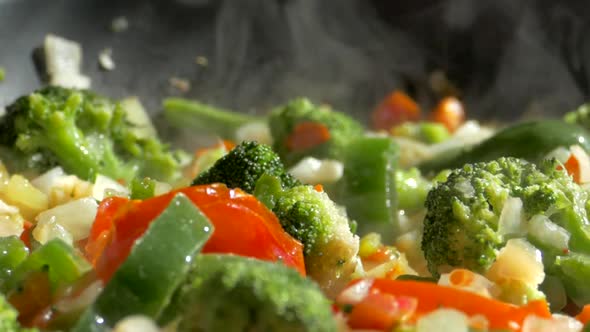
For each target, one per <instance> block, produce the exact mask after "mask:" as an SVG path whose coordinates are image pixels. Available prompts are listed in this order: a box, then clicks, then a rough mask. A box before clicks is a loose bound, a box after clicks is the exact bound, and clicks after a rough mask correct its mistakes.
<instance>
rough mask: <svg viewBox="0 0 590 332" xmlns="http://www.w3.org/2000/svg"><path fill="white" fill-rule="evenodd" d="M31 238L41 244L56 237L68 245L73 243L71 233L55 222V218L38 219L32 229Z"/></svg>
mask: <svg viewBox="0 0 590 332" xmlns="http://www.w3.org/2000/svg"><path fill="white" fill-rule="evenodd" d="M33 238H34V239H35V240H37V242H39V243H41V244H45V243H47V242H49V241H51V240H53V239H56V238H57V239H61V240H62V241H64V242H65V243H67V244H69V245H72V244H73V243H74V239H73V238H72V234H70V233H69V232H68V231H67V230H66V229H65V228H64V227H63V226H62V225H60V224H58V223H57V222H55V218H48V219H43V220H40V221H38V222H37V225H36V226H35V228H34V229H33Z"/></svg>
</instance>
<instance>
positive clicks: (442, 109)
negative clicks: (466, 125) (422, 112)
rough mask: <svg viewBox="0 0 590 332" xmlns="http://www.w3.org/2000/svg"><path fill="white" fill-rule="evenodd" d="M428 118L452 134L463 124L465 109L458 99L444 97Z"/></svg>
mask: <svg viewBox="0 0 590 332" xmlns="http://www.w3.org/2000/svg"><path fill="white" fill-rule="evenodd" d="M430 118H431V120H432V121H434V122H438V123H440V124H443V125H444V126H445V127H447V129H448V130H449V132H451V133H452V132H454V131H455V130H457V128H459V127H460V126H461V125H462V124H463V122H465V109H464V108H463V104H462V103H461V102H460V101H459V99H457V98H455V97H446V98H444V99H443V100H441V101H440V102H439V103H438V105H437V106H436V108H435V109H434V110H433V111H432V113H431V114H430Z"/></svg>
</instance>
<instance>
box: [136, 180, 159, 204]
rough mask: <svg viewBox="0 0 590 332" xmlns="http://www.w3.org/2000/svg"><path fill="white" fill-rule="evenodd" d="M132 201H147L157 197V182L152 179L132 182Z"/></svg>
mask: <svg viewBox="0 0 590 332" xmlns="http://www.w3.org/2000/svg"><path fill="white" fill-rule="evenodd" d="M130 187H131V199H147V198H150V197H154V196H155V192H156V181H155V180H153V179H150V178H143V179H137V178H135V179H133V180H132V181H131V185H130Z"/></svg>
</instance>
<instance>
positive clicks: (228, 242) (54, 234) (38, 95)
mask: <svg viewBox="0 0 590 332" xmlns="http://www.w3.org/2000/svg"><path fill="white" fill-rule="evenodd" d="M2 106H4V105H2ZM5 106H6V107H5V108H6V113H5V114H4V115H3V116H2V117H0V330H1V331H6V332H17V331H76V332H78V331H80V332H82V331H95V332H100V331H105V332H106V331H115V332H129V331H147V332H151V331H162V332H165V331H166V332H170V331H318V332H319V331H357V330H358V331H368V330H375V331H389V332H391V331H394V332H410V331H412V332H414V331H415V332H425V331H466V332H467V331H524V332H530V331H566V332H569V331H571V332H574V331H587V330H590V286H589V285H588V280H590V219H589V212H590V157H589V155H588V153H589V151H590V120H589V119H590V111H589V110H590V107H589V106H586V105H584V106H582V107H580V108H579V109H578V110H574V111H572V112H569V113H568V114H566V115H565V116H564V118H563V119H548V120H537V121H532V122H523V123H516V124H512V125H509V126H506V127H503V128H491V127H486V126H482V125H480V124H479V123H478V122H476V121H474V120H468V119H467V114H466V110H465V109H464V107H463V104H462V103H461V101H460V100H459V99H457V98H455V97H453V96H447V97H445V98H443V99H442V100H440V102H439V103H438V104H437V105H436V106H435V107H434V108H433V109H432V111H430V112H423V107H422V106H421V105H419V104H418V103H416V102H415V101H414V100H413V99H412V98H411V97H410V96H409V95H407V94H405V93H404V92H402V91H394V92H392V93H391V94H390V95H388V96H386V97H385V98H384V100H383V101H382V102H381V103H379V104H378V105H377V107H376V108H375V110H374V111H373V112H372V113H371V115H370V116H367V119H366V120H367V122H370V123H371V128H366V127H365V126H363V125H362V122H360V121H358V120H357V119H353V118H351V117H350V116H348V115H346V114H344V113H341V112H338V111H336V110H334V109H332V108H331V107H330V106H328V105H319V104H314V103H313V102H312V101H310V100H308V99H305V98H298V99H294V100H291V101H288V102H286V103H285V104H284V105H280V106H277V107H275V108H273V109H272V110H270V112H269V113H268V115H267V116H251V115H245V114H244V113H240V112H236V111H230V110H224V109H221V108H217V107H215V106H212V105H206V104H203V103H201V102H198V101H191V100H184V99H178V98H170V99H166V100H164V102H163V107H164V115H165V118H166V119H167V120H168V121H169V122H170V123H171V124H172V125H174V126H177V127H183V128H185V129H188V130H194V131H197V130H198V131H200V132H204V131H206V132H209V133H210V134H211V135H212V136H214V137H216V138H218V144H215V145H213V146H205V147H203V146H195V147H194V148H195V151H194V152H188V151H183V150H181V149H174V148H173V147H172V145H171V144H170V143H168V142H166V141H165V139H164V138H162V137H159V136H158V134H157V132H156V129H155V126H154V125H153V124H152V122H151V120H150V117H149V116H148V114H147V112H146V111H145V110H144V109H143V107H142V106H141V104H140V102H139V100H137V99H133V98H131V99H125V100H121V101H117V100H113V99H109V98H107V97H104V96H100V95H98V94H96V93H94V92H92V91H90V90H78V89H74V88H64V87H58V86H49V87H45V88H42V89H40V90H38V91H34V92H32V93H30V94H27V95H24V96H23V97H21V98H18V99H17V100H16V101H14V102H13V103H11V104H9V105H5Z"/></svg>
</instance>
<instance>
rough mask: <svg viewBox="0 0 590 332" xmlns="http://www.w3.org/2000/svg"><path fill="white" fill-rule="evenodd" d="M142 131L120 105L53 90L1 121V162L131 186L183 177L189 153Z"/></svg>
mask: <svg viewBox="0 0 590 332" xmlns="http://www.w3.org/2000/svg"><path fill="white" fill-rule="evenodd" d="M134 117H135V118H137V116H136V115H135V116H134ZM142 129H145V127H144V126H143V125H141V126H139V125H137V126H136V125H134V124H133V123H132V122H130V121H128V116H127V112H126V110H125V109H124V108H123V107H122V106H121V104H120V103H117V102H115V101H112V100H110V99H107V98H105V97H102V96H98V95H95V94H94V93H92V92H90V91H87V90H74V89H66V88H61V87H56V86H51V87H47V88H44V89H41V90H39V91H36V92H33V93H31V94H30V95H28V96H23V97H21V98H19V99H17V100H16V101H15V102H14V103H12V104H11V105H9V106H8V107H7V108H6V115H5V116H3V117H1V118H0V146H3V149H0V159H2V160H3V161H6V162H7V163H8V164H7V166H8V167H9V168H10V169H11V171H13V172H20V171H28V170H30V169H31V168H32V169H35V170H36V171H38V172H43V171H45V170H48V169H50V168H52V167H54V166H56V165H60V166H62V167H63V168H64V170H65V171H66V172H67V173H70V174H75V175H77V176H79V177H81V178H83V179H85V180H90V181H92V180H94V177H95V176H96V174H103V175H106V176H108V177H110V178H113V179H124V180H127V181H131V180H132V179H133V178H135V177H138V176H139V177H144V176H149V177H152V178H155V179H158V180H162V181H173V180H176V179H177V178H179V177H180V175H181V166H183V164H184V163H185V162H186V154H185V153H183V152H182V151H172V150H170V149H169V147H168V146H167V145H166V144H163V143H162V142H161V141H160V140H159V138H158V137H156V136H154V135H151V136H149V137H145V135H144V134H145V131H144V130H142ZM5 153H7V155H5Z"/></svg>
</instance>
